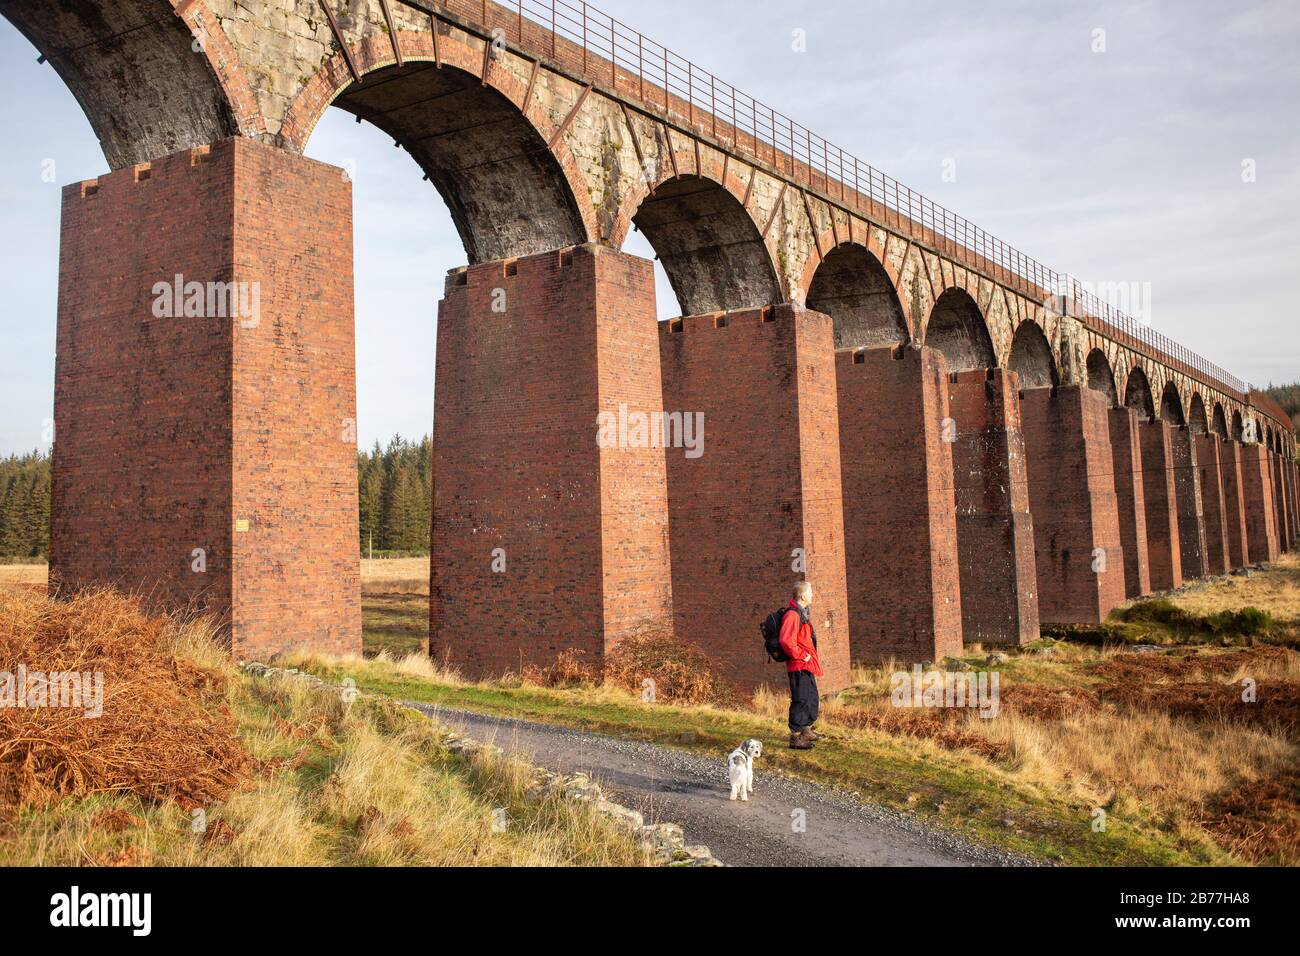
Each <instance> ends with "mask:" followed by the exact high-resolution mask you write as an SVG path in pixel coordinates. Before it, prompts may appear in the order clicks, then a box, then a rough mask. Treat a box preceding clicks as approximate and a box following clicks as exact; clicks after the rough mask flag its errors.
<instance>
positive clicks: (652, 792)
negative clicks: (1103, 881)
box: [409, 703, 1029, 866]
mask: <svg viewBox="0 0 1300 956" xmlns="http://www.w3.org/2000/svg"><path fill="white" fill-rule="evenodd" d="M409 706H411V707H414V708H416V709H418V710H420V711H421V712H423V713H425V714H428V715H429V716H431V717H434V718H436V719H437V720H439V721H441V722H442V723H444V724H447V725H448V726H450V727H452V728H454V729H456V730H458V731H460V732H462V733H465V734H468V735H469V736H471V737H473V738H475V739H477V740H480V741H484V742H490V743H495V744H496V745H497V746H499V747H501V748H503V749H505V750H507V751H515V752H517V753H519V754H521V755H522V756H524V757H526V758H527V759H528V760H529V761H530V762H532V763H534V764H536V765H540V766H543V767H546V768H547V769H548V770H552V771H555V772H557V773H573V772H577V771H582V772H585V773H587V774H589V775H590V776H591V778H592V779H593V780H595V781H596V782H598V783H599V784H600V785H601V786H602V787H604V788H605V789H606V790H607V791H608V792H609V794H610V796H611V798H613V799H615V800H617V801H618V802H619V803H622V804H625V805H627V806H632V807H635V808H636V809H638V810H640V811H641V812H642V813H643V814H645V817H646V821H647V822H659V821H665V822H671V823H678V824H681V826H682V828H683V830H685V832H686V842H687V843H703V844H705V845H706V846H708V847H709V848H710V849H711V850H712V851H713V853H714V855H715V856H716V857H717V858H718V859H720V860H722V861H723V862H724V863H727V864H730V865H732V866H1008V865H1023V864H1025V863H1027V862H1029V861H1026V860H1024V859H1022V858H1020V857H1018V856H1016V855H1014V854H1011V853H1005V852H1002V851H999V850H996V849H991V848H987V847H982V846H974V845H971V844H969V843H967V842H965V841H964V840H962V839H961V837H960V836H958V835H956V834H953V833H949V832H945V831H941V830H936V829H934V828H932V827H929V826H927V825H925V824H924V823H922V822H921V821H919V820H917V819H915V818H913V817H910V816H907V815H906V814H901V813H897V812H895V811H893V810H889V809H887V808H884V807H880V806H876V805H873V804H869V803H864V802H863V801H862V800H860V799H859V798H857V797H856V796H854V795H852V794H848V793H841V792H838V791H835V790H832V789H829V788H827V787H822V786H818V785H817V784H813V783H808V782H805V781H801V780H795V779H792V778H789V777H785V776H778V775H774V774H769V773H765V772H763V770H762V758H759V761H758V766H757V767H756V768H755V772H754V794H753V796H752V797H751V798H750V800H749V802H748V803H743V802H741V801H736V802H734V803H733V802H732V801H730V800H728V799H727V797H728V787H727V775H726V767H725V766H724V764H723V755H722V754H718V755H717V756H716V757H708V756H705V755H702V754H698V753H693V752H690V751H685V750H678V749H675V748H672V747H661V746H657V745H654V744H647V743H641V742H638V741H629V740H619V739H618V738H615V737H606V736H602V735H598V734H591V733H587V732H585V731H581V730H574V729H571V728H567V727H558V726H554V725H551V724H540V723H534V722H531V721H525V720H516V719H513V718H506V717H495V716H486V715H483V714H476V713H472V712H469V711H464V710H452V709H448V708H442V707H437V706H433V705H429V704H416V703H410V704H409ZM796 811H802V815H800V814H799V813H797V812H796ZM800 816H802V819H803V820H805V821H806V826H805V828H804V832H801V833H800V832H796V828H795V826H794V821H795V820H796V819H797V818H800Z"/></svg>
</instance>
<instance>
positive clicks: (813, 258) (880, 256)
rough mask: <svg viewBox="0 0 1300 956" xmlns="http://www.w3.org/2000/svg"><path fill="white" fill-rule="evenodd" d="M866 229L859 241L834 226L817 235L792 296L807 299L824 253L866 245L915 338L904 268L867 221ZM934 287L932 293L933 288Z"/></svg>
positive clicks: (910, 333)
mask: <svg viewBox="0 0 1300 956" xmlns="http://www.w3.org/2000/svg"><path fill="white" fill-rule="evenodd" d="M863 231H864V232H865V233H866V242H861V241H859V240H858V238H857V236H856V235H855V236H853V238H849V237H847V236H843V235H840V234H839V233H837V232H836V230H835V229H834V228H830V229H825V230H823V231H822V233H821V235H819V236H817V237H816V242H817V251H815V252H813V253H812V255H810V256H809V257H808V261H807V262H805V263H804V265H803V272H802V273H801V274H800V276H799V286H798V288H797V289H794V290H793V294H792V296H791V297H792V298H801V299H802V300H803V301H804V302H807V301H808V290H809V289H810V288H811V287H812V281H813V278H814V276H816V275H817V270H818V268H820V266H821V264H822V262H823V260H824V259H825V257H826V256H828V255H830V253H832V252H834V251H835V250H836V249H838V248H839V247H840V246H856V247H859V248H861V249H863V250H864V251H865V252H866V253H867V255H869V256H871V258H873V259H874V260H876V262H877V263H878V264H879V265H880V267H881V268H882V269H884V270H885V275H886V276H887V277H888V279H889V284H890V286H892V287H893V290H894V297H895V299H896V300H897V303H898V308H899V311H901V312H902V313H903V321H904V322H906V323H907V334H908V335H909V336H911V337H912V338H915V337H916V336H917V329H916V328H915V323H914V322H913V321H912V316H911V315H910V313H909V311H908V309H907V306H906V303H904V302H903V293H902V288H903V273H902V270H901V269H900V268H899V267H898V266H895V265H894V264H893V262H892V261H891V260H890V258H889V256H887V255H886V254H885V251H886V248H885V246H882V245H881V244H880V241H879V240H878V239H877V238H876V230H875V229H874V228H873V227H871V226H870V225H868V226H864V227H863ZM886 244H888V239H886ZM823 249H825V250H827V251H826V252H822V251H821V250H823ZM904 264H906V263H904ZM917 281H920V276H918V277H917ZM931 291H932V294H933V290H931Z"/></svg>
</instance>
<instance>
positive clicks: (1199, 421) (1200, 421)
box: [1187, 391, 1210, 435]
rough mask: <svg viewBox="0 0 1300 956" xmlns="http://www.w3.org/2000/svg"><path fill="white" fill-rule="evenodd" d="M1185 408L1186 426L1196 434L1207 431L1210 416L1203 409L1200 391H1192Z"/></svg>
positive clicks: (1203, 401) (1203, 403) (1203, 404)
mask: <svg viewBox="0 0 1300 956" xmlns="http://www.w3.org/2000/svg"><path fill="white" fill-rule="evenodd" d="M1187 408H1188V411H1187V427H1189V428H1190V429H1191V430H1192V431H1194V432H1196V433H1197V434H1202V435H1203V434H1205V433H1207V432H1208V431H1209V430H1210V416H1209V414H1208V413H1207V412H1206V410H1205V399H1203V398H1201V393H1200V392H1196V391H1194V392H1192V398H1191V401H1189V402H1188V403H1187Z"/></svg>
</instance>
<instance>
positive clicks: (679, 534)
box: [659, 306, 849, 691]
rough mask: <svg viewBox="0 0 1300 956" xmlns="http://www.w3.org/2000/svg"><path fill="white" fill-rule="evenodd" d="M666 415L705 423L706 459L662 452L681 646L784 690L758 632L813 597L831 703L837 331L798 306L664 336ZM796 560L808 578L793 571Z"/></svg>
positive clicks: (841, 647)
mask: <svg viewBox="0 0 1300 956" xmlns="http://www.w3.org/2000/svg"><path fill="white" fill-rule="evenodd" d="M659 345H660V355H661V361H662V374H663V403H664V407H665V408H666V409H668V410H670V411H682V412H685V413H696V412H699V413H703V416H704V435H705V442H704V449H703V454H702V455H700V456H699V457H694V458H687V457H686V456H685V455H684V454H683V453H682V451H681V450H679V449H669V450H668V451H667V462H668V502H669V505H668V507H669V523H670V528H671V532H672V533H671V543H672V571H673V607H674V613H675V619H676V627H677V633H678V634H680V635H682V636H684V637H686V638H688V639H690V640H692V641H695V642H696V643H698V644H700V645H701V646H703V647H704V648H705V650H706V651H708V653H709V654H711V655H712V656H714V657H715V658H717V659H718V660H720V661H722V662H724V663H725V664H726V666H727V671H728V673H729V674H731V675H732V676H734V678H735V679H736V680H737V681H739V682H740V683H741V684H742V685H745V686H753V685H757V684H772V685H777V686H780V685H783V684H784V682H785V680H786V678H785V669H784V667H783V666H781V665H777V664H774V663H771V662H769V661H768V660H767V659H766V657H765V655H764V654H763V648H762V644H761V641H760V638H759V634H758V623H759V621H760V620H761V619H762V618H763V617H764V616H765V615H766V614H767V613H769V612H770V611H772V610H774V609H776V608H778V607H781V606H783V605H784V604H786V603H787V602H788V601H789V597H790V588H791V585H792V584H793V582H794V581H795V580H796V579H798V578H801V577H806V579H807V580H809V581H811V582H812V584H813V590H814V598H813V608H814V618H813V619H814V623H815V625H816V627H817V634H818V641H819V651H820V656H821V658H822V664H823V668H824V670H825V672H826V673H825V676H824V677H823V678H822V680H821V682H820V685H821V689H822V690H823V691H828V690H835V689H839V688H842V687H844V686H846V685H847V684H848V680H849V673H848V668H849V612H848V607H847V598H846V594H845V583H844V578H845V571H844V557H843V548H844V518H843V514H842V511H841V505H840V453H839V448H838V428H837V424H836V405H835V367H834V364H833V363H834V351H833V345H832V330H831V320H830V319H829V318H828V317H827V316H824V315H821V314H819V313H816V312H811V311H801V312H796V311H795V310H794V309H792V308H791V307H790V306H774V307H772V308H770V309H766V310H746V311H741V312H734V313H730V314H727V315H722V314H718V315H700V316H689V317H686V318H684V319H681V320H675V321H674V322H673V323H671V324H670V323H661V324H660V326H659ZM796 549H804V552H805V554H806V562H807V563H806V574H799V573H797V572H796V570H795V566H794V562H795V560H796V555H795V554H794V552H795V551H796Z"/></svg>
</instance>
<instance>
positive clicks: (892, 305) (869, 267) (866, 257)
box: [794, 229, 914, 349]
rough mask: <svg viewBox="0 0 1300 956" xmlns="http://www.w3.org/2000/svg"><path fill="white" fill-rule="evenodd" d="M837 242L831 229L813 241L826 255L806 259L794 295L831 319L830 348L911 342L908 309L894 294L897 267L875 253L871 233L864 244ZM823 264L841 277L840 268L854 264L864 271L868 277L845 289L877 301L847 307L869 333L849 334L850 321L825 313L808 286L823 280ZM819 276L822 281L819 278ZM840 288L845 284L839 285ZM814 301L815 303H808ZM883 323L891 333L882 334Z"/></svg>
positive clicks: (821, 299) (898, 282) (898, 280)
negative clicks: (870, 329) (832, 338)
mask: <svg viewBox="0 0 1300 956" xmlns="http://www.w3.org/2000/svg"><path fill="white" fill-rule="evenodd" d="M837 238H838V237H837V236H836V233H835V231H834V230H833V229H828V230H826V231H825V232H824V233H822V235H821V237H820V238H819V239H818V241H817V248H818V249H819V250H820V249H826V250H827V251H826V252H825V253H819V254H814V255H811V256H809V257H808V261H807V262H806V263H805V264H804V269H803V275H801V276H800V278H799V287H798V289H796V290H795V296H794V297H795V298H798V299H800V300H801V301H803V302H804V304H805V305H807V307H808V308H810V309H813V310H814V311H818V312H824V313H825V314H827V315H830V316H831V318H832V319H833V320H835V347H836V348H837V349H839V348H858V347H864V346H865V347H871V346H873V345H885V344H901V343H904V342H907V341H908V340H909V339H911V338H912V336H913V334H914V330H913V328H912V322H911V321H910V320H909V318H908V310H907V309H906V308H904V306H903V298H902V295H901V294H900V292H899V289H900V288H901V280H902V277H901V275H900V272H899V270H898V268H897V267H895V266H894V265H892V264H891V263H890V262H889V260H888V258H887V257H886V256H885V255H884V250H883V249H880V250H879V251H877V247H878V246H879V243H878V242H876V241H875V235H874V233H873V232H872V231H871V230H868V233H867V241H866V242H865V243H863V242H857V241H849V240H848V239H841V240H839V241H838V242H837ZM828 262H829V263H830V266H829V267H828V268H830V269H837V268H838V270H839V271H840V273H841V275H843V274H844V272H845V267H846V266H847V267H848V268H849V269H852V268H854V267H856V266H863V267H865V270H866V273H867V277H868V278H866V279H865V280H864V284H863V285H861V286H859V287H858V288H857V289H856V290H854V289H851V288H850V289H847V290H845V291H847V292H848V293H849V294H850V295H853V294H855V293H856V295H857V296H859V297H862V296H872V297H877V301H876V302H875V304H874V305H871V306H870V307H868V306H866V304H865V303H855V307H854V309H853V311H854V312H856V313H857V316H856V317H857V318H858V319H860V320H865V323H859V324H868V325H870V326H872V327H873V328H874V329H875V334H854V330H853V328H852V326H853V325H854V322H853V320H852V319H847V318H846V317H843V316H841V315H836V314H835V311H831V310H830V307H829V306H828V305H827V303H826V302H825V301H824V294H819V292H818V290H817V289H815V288H814V285H815V284H818V285H820V284H821V283H822V282H824V281H825V278H826V277H827V275H828V273H827V269H826V268H823V267H826V266H827V263H828ZM819 276H821V277H822V278H821V279H819ZM841 284H842V285H843V284H845V283H843V282H842V283H841ZM815 299H816V300H818V301H814V300H815ZM881 300H883V301H881ZM868 311H869V312H870V314H871V315H870V317H869V318H868V316H867V315H866V314H865V313H866V312H868ZM842 318H843V319H844V320H843V321H842ZM886 323H888V324H889V325H891V326H892V329H893V331H894V332H895V333H896V334H892V335H891V334H888V332H887V331H886V330H885V326H886Z"/></svg>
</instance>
